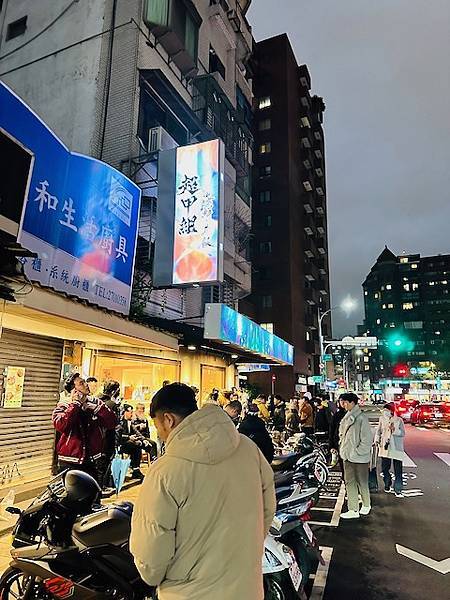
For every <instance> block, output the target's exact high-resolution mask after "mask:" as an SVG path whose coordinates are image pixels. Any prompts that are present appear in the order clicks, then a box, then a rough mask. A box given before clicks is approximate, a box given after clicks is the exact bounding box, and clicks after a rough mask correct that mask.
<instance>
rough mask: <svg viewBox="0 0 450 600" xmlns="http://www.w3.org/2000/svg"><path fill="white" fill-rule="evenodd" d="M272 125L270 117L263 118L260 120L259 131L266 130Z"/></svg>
mask: <svg viewBox="0 0 450 600" xmlns="http://www.w3.org/2000/svg"><path fill="white" fill-rule="evenodd" d="M271 127H272V121H271V120H270V119H263V120H262V121H260V122H259V125H258V129H259V131H266V129H270V128H271Z"/></svg>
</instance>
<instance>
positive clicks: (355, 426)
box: [339, 392, 373, 519]
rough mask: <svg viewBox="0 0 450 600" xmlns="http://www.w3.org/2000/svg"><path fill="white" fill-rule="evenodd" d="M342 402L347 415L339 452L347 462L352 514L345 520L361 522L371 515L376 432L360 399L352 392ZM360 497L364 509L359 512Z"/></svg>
mask: <svg viewBox="0 0 450 600" xmlns="http://www.w3.org/2000/svg"><path fill="white" fill-rule="evenodd" d="M339 400H340V401H341V402H342V405H343V407H344V408H345V410H346V411H347V413H346V415H345V417H344V418H343V419H342V421H341V424H340V426H339V452H340V454H341V458H342V460H343V462H344V480H345V487H346V488H347V504H348V511H347V512H345V513H342V514H341V518H342V519H357V518H358V517H359V515H368V514H369V513H370V509H371V504H370V492H369V463H370V452H371V449H372V441H373V436H372V430H371V428H370V424H369V419H368V418H367V417H366V415H365V414H364V413H363V412H362V410H361V408H360V407H359V406H358V401H359V398H358V396H357V395H356V394H354V393H352V392H346V393H345V394H341V395H340V397H339ZM358 494H360V495H361V499H362V507H361V509H360V508H359V499H358Z"/></svg>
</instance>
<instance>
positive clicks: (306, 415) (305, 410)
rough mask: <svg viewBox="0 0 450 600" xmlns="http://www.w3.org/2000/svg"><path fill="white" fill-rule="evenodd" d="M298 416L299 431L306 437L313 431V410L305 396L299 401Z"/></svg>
mask: <svg viewBox="0 0 450 600" xmlns="http://www.w3.org/2000/svg"><path fill="white" fill-rule="evenodd" d="M299 416H300V425H301V431H302V433H304V434H305V435H307V436H308V437H310V436H312V435H313V433H314V411H313V407H312V405H311V403H310V400H309V398H308V397H307V396H303V398H302V399H301V400H300V403H299Z"/></svg>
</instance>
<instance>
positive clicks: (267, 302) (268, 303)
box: [261, 294, 272, 308]
mask: <svg viewBox="0 0 450 600" xmlns="http://www.w3.org/2000/svg"><path fill="white" fill-rule="evenodd" d="M261 304H262V307H263V308H272V296H271V295H270V294H268V295H265V296H262V298H261Z"/></svg>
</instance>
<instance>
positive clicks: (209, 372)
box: [200, 365, 225, 404]
mask: <svg viewBox="0 0 450 600" xmlns="http://www.w3.org/2000/svg"><path fill="white" fill-rule="evenodd" d="M213 388H217V389H218V390H220V391H223V390H224V388H225V368H224V367H211V366H209V365H201V375H200V401H201V403H202V404H204V403H205V402H206V399H207V398H208V395H209V394H210V393H211V392H212V390H213Z"/></svg>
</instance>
